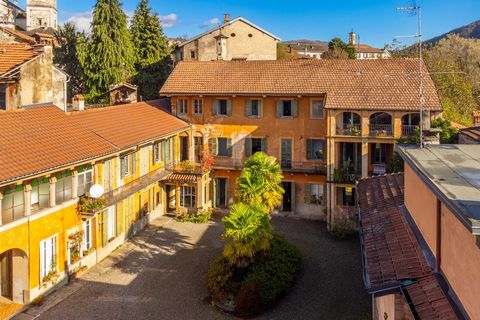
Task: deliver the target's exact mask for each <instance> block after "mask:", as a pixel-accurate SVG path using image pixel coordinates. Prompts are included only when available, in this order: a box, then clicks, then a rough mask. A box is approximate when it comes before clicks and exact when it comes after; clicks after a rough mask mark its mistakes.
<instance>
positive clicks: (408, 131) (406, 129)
mask: <svg viewBox="0 0 480 320" xmlns="http://www.w3.org/2000/svg"><path fill="white" fill-rule="evenodd" d="M416 128H418V125H416V126H415V125H402V137H412V136H414V135H415V130H416Z"/></svg>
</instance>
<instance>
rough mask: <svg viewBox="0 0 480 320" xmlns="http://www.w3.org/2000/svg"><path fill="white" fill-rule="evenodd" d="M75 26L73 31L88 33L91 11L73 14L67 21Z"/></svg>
mask: <svg viewBox="0 0 480 320" xmlns="http://www.w3.org/2000/svg"><path fill="white" fill-rule="evenodd" d="M67 21H68V22H71V23H73V24H74V25H75V29H77V31H79V32H82V31H84V32H86V33H89V32H90V24H91V23H92V11H86V12H79V13H74V14H72V16H71V17H70V18H68V20H67Z"/></svg>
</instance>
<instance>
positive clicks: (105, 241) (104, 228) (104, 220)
mask: <svg viewBox="0 0 480 320" xmlns="http://www.w3.org/2000/svg"><path fill="white" fill-rule="evenodd" d="M107 229H108V214H107V211H103V212H102V246H103V247H104V248H105V247H106V246H107V244H108V239H107V237H108V230H107Z"/></svg>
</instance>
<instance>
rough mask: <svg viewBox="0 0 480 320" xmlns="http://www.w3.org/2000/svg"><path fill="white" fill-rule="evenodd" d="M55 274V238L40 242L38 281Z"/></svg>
mask: <svg viewBox="0 0 480 320" xmlns="http://www.w3.org/2000/svg"><path fill="white" fill-rule="evenodd" d="M51 272H53V273H56V272H57V236H53V237H51V238H48V239H46V240H42V241H40V281H41V282H43V279H44V278H45V277H46V276H47V275H48V274H49V273H51Z"/></svg>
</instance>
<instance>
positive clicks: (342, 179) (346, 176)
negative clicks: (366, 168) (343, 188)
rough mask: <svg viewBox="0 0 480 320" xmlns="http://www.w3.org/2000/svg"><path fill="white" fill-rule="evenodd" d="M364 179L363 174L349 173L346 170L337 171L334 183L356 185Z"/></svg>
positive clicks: (334, 175)
mask: <svg viewBox="0 0 480 320" xmlns="http://www.w3.org/2000/svg"><path fill="white" fill-rule="evenodd" d="M361 177H362V173H361V172H357V171H353V172H347V171H346V169H335V172H334V174H333V182H335V183H355V182H357V181H358V180H360V178H361Z"/></svg>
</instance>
